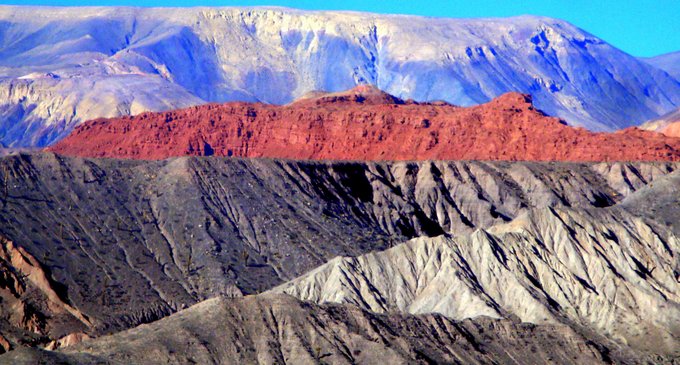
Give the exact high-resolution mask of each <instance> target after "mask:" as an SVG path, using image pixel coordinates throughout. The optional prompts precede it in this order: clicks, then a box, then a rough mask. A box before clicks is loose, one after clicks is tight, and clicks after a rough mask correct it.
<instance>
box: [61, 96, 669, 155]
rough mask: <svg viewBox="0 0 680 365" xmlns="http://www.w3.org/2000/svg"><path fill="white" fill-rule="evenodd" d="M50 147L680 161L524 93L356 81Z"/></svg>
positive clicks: (660, 140) (84, 151) (653, 141)
mask: <svg viewBox="0 0 680 365" xmlns="http://www.w3.org/2000/svg"><path fill="white" fill-rule="evenodd" d="M50 150H51V151H53V152H57V153H60V154H65V155H71V156H81V157H112V158H134V159H164V158H168V157H173V156H187V155H188V156H212V155H215V156H234V157H269V158H290V159H303V160H308V159H312V160H362V161H366V160H373V161H376V160H378V161H385V160H392V161H393V160H461V159H462V160H509V161H517V160H519V161H527V160H528V161H537V160H538V161H636V160H643V161H645V160H646V161H649V160H660V161H677V160H680V139H678V138H672V137H667V136H664V135H663V134H657V133H651V132H648V131H642V130H639V129H636V128H631V129H626V130H624V131H619V132H616V133H594V132H590V131H587V130H585V129H582V128H574V127H570V126H567V125H566V123H565V122H563V121H561V120H559V119H557V118H552V117H548V116H546V115H545V114H544V113H543V112H541V111H539V110H536V108H535V107H534V106H533V104H532V100H531V97H530V96H528V95H523V94H518V93H508V94H505V95H502V96H500V97H498V98H497V99H494V100H492V101H491V102H489V103H487V104H482V105H479V106H475V107H470V108H461V107H456V106H453V105H449V104H446V103H425V104H422V103H415V102H412V101H410V102H407V101H403V100H400V99H398V98H396V97H394V96H391V95H389V94H386V93H383V92H382V91H380V90H378V89H376V88H374V87H370V86H359V87H356V88H354V89H352V90H349V91H346V92H340V93H332V94H323V93H322V94H312V95H310V96H308V97H304V98H302V99H300V100H298V101H296V102H294V103H292V104H289V105H286V106H272V105H267V104H259V103H227V104H222V105H218V104H212V105H204V106H198V107H193V108H189V109H182V110H176V111H170V112H162V113H142V114H140V115H137V116H134V117H122V118H113V119H100V120H94V121H90V122H86V123H85V124H83V125H81V126H79V127H78V128H76V130H75V131H74V132H73V133H72V134H71V135H69V136H68V137H66V138H65V139H64V140H62V141H61V142H59V143H57V144H56V145H55V146H53V147H50Z"/></svg>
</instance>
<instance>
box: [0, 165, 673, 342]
mask: <svg viewBox="0 0 680 365" xmlns="http://www.w3.org/2000/svg"><path fill="white" fill-rule="evenodd" d="M675 169H677V164H674V163H598V164H562V163H506V162H419V163H415V162H394V163H357V162H354V163H349V162H294V161H277V160H258V159H251V160H241V159H233V158H232V159H229V158H196V157H191V158H178V159H171V160H165V161H130V160H107V159H102V160H98V159H82V158H65V157H62V156H58V155H54V154H44V153H41V154H33V155H29V154H19V155H15V156H10V157H6V158H3V159H1V160H0V202H1V203H2V206H1V207H0V232H1V233H2V234H3V235H4V236H6V237H8V238H9V239H10V240H11V241H12V242H14V245H15V246H17V247H21V248H22V249H23V250H25V252H26V253H27V254H30V255H31V256H32V257H34V258H35V259H37V260H38V262H39V263H40V265H41V267H44V268H46V270H48V271H49V272H50V277H51V279H52V280H53V281H54V282H55V283H58V284H59V285H60V287H61V288H63V289H62V290H63V293H64V294H65V295H64V296H63V298H68V301H69V303H70V304H69V305H71V306H72V307H74V308H77V309H78V310H79V311H80V312H81V313H83V314H84V315H85V316H87V318H88V320H89V321H90V322H91V323H92V328H90V329H89V330H87V331H86V332H87V333H88V334H99V333H105V332H110V331H114V330H117V329H121V328H129V327H131V326H134V325H137V324H139V323H144V322H149V321H153V320H156V319H158V318H161V317H164V316H167V315H169V314H170V313H173V312H175V311H177V310H179V309H181V308H183V307H185V306H188V305H191V304H194V303H196V302H198V301H200V300H203V299H206V298H210V297H213V296H217V295H225V296H239V295H240V294H241V293H246V294H252V293H257V292H261V291H264V290H268V289H271V288H273V287H274V286H276V285H280V284H281V283H283V282H285V281H286V280H290V279H293V278H295V277H297V276H299V275H302V274H303V273H305V272H307V271H309V270H311V269H313V268H315V267H317V266H319V265H322V264H324V263H325V262H327V261H328V260H330V259H332V258H334V257H336V256H358V255H361V254H364V253H367V252H370V251H374V250H384V249H387V248H389V247H391V246H394V245H396V244H398V243H400V242H403V241H405V240H408V239H411V238H414V237H418V236H438V235H441V234H443V233H446V232H452V233H454V234H456V235H462V234H468V233H471V232H473V231H474V230H475V229H477V228H487V227H490V226H492V225H495V224H498V223H503V222H508V221H510V220H511V219H513V218H515V217H517V216H518V215H520V214H523V213H525V212H526V211H527V210H528V209H531V208H534V207H554V206H571V207H574V208H578V207H604V206H610V205H613V204H616V203H617V202H619V201H621V200H622V199H624V198H625V197H626V196H630V194H631V192H633V191H637V190H639V189H641V188H643V187H644V186H646V185H648V184H649V183H650V182H653V181H660V180H658V179H659V178H662V177H663V176H664V175H667V174H668V173H670V172H672V171H674V170H675ZM3 303H5V302H3ZM2 308H3V310H6V311H7V313H9V312H11V310H10V309H6V308H5V307H2ZM76 324H77V322H76ZM83 330H84V329H83V326H82V324H78V325H77V326H73V327H72V328H68V330H67V331H65V332H66V333H59V334H58V335H55V336H50V339H52V340H56V339H58V338H59V337H61V336H63V335H65V334H68V333H74V332H80V331H83Z"/></svg>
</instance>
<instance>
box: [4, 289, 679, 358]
mask: <svg viewBox="0 0 680 365" xmlns="http://www.w3.org/2000/svg"><path fill="white" fill-rule="evenodd" d="M592 337H595V339H594V340H593V339H592ZM670 361H671V360H669V359H668V358H664V357H651V356H639V355H638V354H636V353H634V352H632V351H630V350H628V349H626V348H624V347H620V346H618V345H617V344H615V343H612V342H610V341H608V340H606V339H604V338H598V337H597V336H591V338H590V339H589V338H587V337H585V336H584V335H581V334H579V333H576V332H574V331H573V330H572V329H570V328H569V327H566V326H561V325H544V326H536V325H533V324H529V323H518V322H515V321H509V320H493V319H489V318H478V319H476V320H465V321H460V322H458V321H454V320H451V319H449V318H446V317H444V316H441V315H419V316H411V315H406V314H400V313H390V314H375V313H372V312H368V311H365V310H362V309H359V308H356V307H350V306H343V305H315V304H310V303H305V302H300V301H298V300H295V299H294V298H292V297H289V296H285V295H272V294H266V295H257V296H250V297H246V298H241V299H224V298H215V299H210V300H207V301H205V302H202V303H200V304H197V305H195V306H193V307H191V308H189V309H186V310H184V311H182V312H179V313H177V314H175V315H172V316H170V317H168V318H165V319H162V320H160V321H158V322H154V323H152V324H149V325H142V326H139V327H138V328H135V329H133V330H130V331H125V332H122V333H118V334H115V335H113V336H106V337H102V338H100V339H97V340H93V341H88V342H83V343H81V344H79V345H76V346H73V347H69V348H66V349H64V350H62V351H59V352H51V351H44V350H39V349H22V350H19V351H14V352H10V353H9V354H7V355H5V356H0V362H11V363H13V364H36V363H40V362H43V363H56V362H60V363H69V364H129V363H136V364H150V363H153V364H166V363H170V364H244V363H260V364H282V363H287V364H374V363H381V362H387V363H390V364H436V363H442V364H443V363H449V364H456V363H458V364H489V363H494V364H539V363H560V364H586V363H587V364H611V363H613V362H614V363H618V364H638V363H643V362H648V363H652V362H656V363H658V364H661V363H670Z"/></svg>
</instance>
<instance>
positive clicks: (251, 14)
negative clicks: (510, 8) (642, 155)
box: [0, 6, 680, 147]
mask: <svg viewBox="0 0 680 365" xmlns="http://www.w3.org/2000/svg"><path fill="white" fill-rule="evenodd" d="M361 83H370V84H374V85H376V86H378V87H379V88H380V89H382V90H385V91H387V92H388V93H390V94H392V95H396V96H398V97H401V98H403V99H408V98H413V99H416V100H421V101H424V100H440V99H442V100H446V101H449V102H452V103H454V104H458V105H471V104H479V103H483V102H486V101H489V100H490V99H492V98H493V97H496V96H499V95H501V94H503V93H505V92H508V91H519V92H523V93H528V94H532V95H533V97H534V101H535V103H536V105H537V107H538V108H540V109H541V110H544V111H545V112H547V113H548V114H551V115H555V116H559V117H562V118H564V119H565V120H567V121H568V122H569V123H571V124H573V125H579V126H585V127H588V128H591V129H596V130H612V129H619V128H622V127H627V126H630V125H634V124H639V123H642V122H643V121H646V120H649V119H652V118H654V117H657V116H659V115H661V114H663V113H666V112H668V111H669V110H671V109H674V108H677V107H678V106H680V82H679V81H678V80H676V79H675V78H673V77H671V76H670V75H668V74H667V73H665V72H663V71H662V70H660V69H657V68H655V67H654V66H651V65H648V64H647V63H645V62H643V61H641V60H638V59H636V58H634V57H632V56H630V55H628V54H626V53H624V52H622V51H620V50H618V49H616V48H614V47H612V46H611V45H609V44H607V43H606V42H605V41H603V40H601V39H599V38H597V37H595V36H593V35H591V34H588V33H587V32H585V31H583V30H581V29H578V28H576V27H574V26H573V25H571V24H569V23H566V22H564V21H561V20H556V19H550V18H543V17H530V16H524V17H516V18H508V19H446V18H423V17H415V16H393V15H378V14H367V13H351V12H306V11H300V10H294V9H283V8H155V9H154V8H116V7H108V8H106V7H102V8H96V7H92V8H78V9H77V10H76V9H72V8H59V7H20V6H19V7H17V6H3V7H0V100H1V102H0V142H2V143H3V144H5V145H6V146H8V147H21V146H36V145H39V146H44V145H46V144H49V143H51V142H54V141H55V140H58V139H60V138H62V137H64V136H65V135H67V134H68V133H69V131H70V130H71V129H72V128H73V127H74V126H75V125H76V124H78V123H80V122H81V121H84V120H87V119H91V118H95V117H110V116H118V115H126V114H137V113H140V112H142V111H145V110H164V109H172V108H178V107H183V106H187V105H193V104H197V103H202V102H222V101H228V100H245V101H263V102H269V103H277V104H279V103H288V102H290V101H292V100H293V99H295V98H297V97H300V96H302V95H305V94H306V93H308V92H310V91H313V90H326V91H331V92H332V91H341V90H347V89H349V88H351V87H353V86H355V85H357V84H361Z"/></svg>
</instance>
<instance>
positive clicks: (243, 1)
mask: <svg viewBox="0 0 680 365" xmlns="http://www.w3.org/2000/svg"><path fill="white" fill-rule="evenodd" d="M3 3H4V4H20V5H77V6H83V5H125V6H254V5H275V6H288V7H294V8H303V9H326V10H357V11H370V12H377V13H399V14H417V15H426V16H444V17H495V16H512V15H522V14H533V15H545V16H550V17H555V18H560V19H564V20H567V21H569V22H571V23H573V24H575V25H577V26H579V27H581V28H583V29H585V30H587V31H589V32H590V33H592V34H594V35H596V36H598V37H600V38H602V39H604V40H605V41H607V42H609V43H611V44H613V45H614V46H616V47H619V48H621V49H622V50H624V51H626V52H628V53H630V54H632V55H635V56H655V55H659V54H663V53H668V52H673V51H680V0H567V1H565V0H559V1H558V0H542V1H536V0H514V1H513V0H495V1H492V0H452V1H435V0H433V1H404V0H399V1H384V0H324V1H318V0H316V1H312V0H304V1H287V0H266V1H257V0H240V1H231V0H220V1H207V0H198V1H197V0H10V1H8V2H3Z"/></svg>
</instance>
